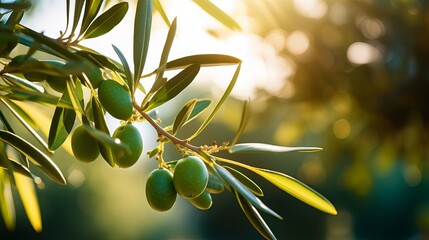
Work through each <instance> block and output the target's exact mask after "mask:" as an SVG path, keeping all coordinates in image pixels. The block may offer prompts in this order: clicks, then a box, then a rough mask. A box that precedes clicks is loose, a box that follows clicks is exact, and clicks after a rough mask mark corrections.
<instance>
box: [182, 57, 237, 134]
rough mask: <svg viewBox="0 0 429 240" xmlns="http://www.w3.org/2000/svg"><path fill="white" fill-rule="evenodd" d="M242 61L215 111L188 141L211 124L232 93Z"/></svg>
mask: <svg viewBox="0 0 429 240" xmlns="http://www.w3.org/2000/svg"><path fill="white" fill-rule="evenodd" d="M240 68H241V63H239V64H238V66H237V69H236V70H235V73H234V76H233V77H232V79H231V82H230V83H229V85H228V87H227V88H226V90H225V92H224V93H223V95H222V97H221V98H220V100H219V102H218V103H217V105H216V107H215V108H214V109H213V111H212V112H211V113H210V115H209V116H208V117H207V118H206V120H204V122H203V123H202V124H201V126H200V128H198V130H197V131H196V132H195V133H194V134H193V135H192V136H190V137H189V138H188V141H190V140H192V139H194V138H195V137H196V136H198V135H199V134H200V133H201V132H202V131H203V130H204V129H205V128H206V127H207V125H209V123H210V122H211V121H212V119H213V117H214V116H215V115H216V113H217V111H218V110H219V108H220V107H221V106H222V104H223V103H224V102H225V100H226V99H227V98H228V96H229V94H230V93H231V91H232V89H233V88H234V86H235V83H236V82H237V79H238V74H239V73H240Z"/></svg>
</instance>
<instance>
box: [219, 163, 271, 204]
mask: <svg viewBox="0 0 429 240" xmlns="http://www.w3.org/2000/svg"><path fill="white" fill-rule="evenodd" d="M223 167H224V168H226V170H228V171H229V172H230V173H231V174H232V175H233V176H234V177H235V178H236V179H237V180H238V181H240V182H241V183H242V184H243V185H244V186H246V187H247V188H248V189H249V190H250V191H251V192H252V193H253V194H255V195H256V196H259V197H262V196H264V192H262V189H261V188H260V187H259V186H258V185H257V184H256V183H255V182H254V181H252V180H251V179H250V178H248V177H247V176H246V175H244V174H243V173H241V172H239V171H238V170H236V169H234V168H232V167H228V166H223Z"/></svg>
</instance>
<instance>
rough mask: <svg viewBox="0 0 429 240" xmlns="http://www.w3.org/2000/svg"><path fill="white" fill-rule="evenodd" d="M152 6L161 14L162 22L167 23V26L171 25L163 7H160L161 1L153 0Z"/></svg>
mask: <svg viewBox="0 0 429 240" xmlns="http://www.w3.org/2000/svg"><path fill="white" fill-rule="evenodd" d="M152 3H153V8H154V9H156V10H157V11H158V12H159V14H160V15H161V17H162V19H163V20H164V22H165V23H166V24H167V26H169V27H170V26H171V23H170V20H169V19H168V17H167V13H165V10H164V8H163V7H162V4H161V1H159V0H153V2H152Z"/></svg>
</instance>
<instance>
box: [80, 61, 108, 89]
mask: <svg viewBox="0 0 429 240" xmlns="http://www.w3.org/2000/svg"><path fill="white" fill-rule="evenodd" d="M85 75H86V77H87V78H88V80H89V82H90V83H91V85H92V87H93V88H94V89H96V88H98V87H99V86H100V84H101V82H102V81H103V80H104V78H103V73H102V72H101V69H100V68H99V67H98V66H96V65H95V64H93V65H92V66H91V69H90V70H88V71H86V72H85ZM79 78H80V77H79Z"/></svg>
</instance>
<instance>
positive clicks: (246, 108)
mask: <svg viewBox="0 0 429 240" xmlns="http://www.w3.org/2000/svg"><path fill="white" fill-rule="evenodd" d="M249 117H250V101H249V100H246V101H244V104H243V111H242V112H241V120H240V125H239V126H238V130H237V134H235V137H234V139H233V140H232V142H231V146H234V145H235V144H236V143H237V141H238V139H239V138H240V136H241V134H242V133H243V132H244V129H245V128H246V125H247V123H248V122H249Z"/></svg>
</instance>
